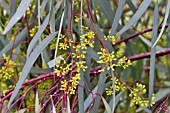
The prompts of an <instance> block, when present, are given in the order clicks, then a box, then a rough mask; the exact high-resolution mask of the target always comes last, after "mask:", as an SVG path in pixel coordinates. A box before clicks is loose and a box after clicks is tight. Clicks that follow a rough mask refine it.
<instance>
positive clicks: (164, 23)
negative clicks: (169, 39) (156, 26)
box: [152, 0, 170, 47]
mask: <svg viewBox="0 0 170 113" xmlns="http://www.w3.org/2000/svg"><path fill="white" fill-rule="evenodd" d="M166 7H167V8H166V13H165V17H164V21H163V24H162V29H161V32H160V33H159V36H158V38H157V40H156V41H155V43H154V44H153V45H152V47H154V46H155V45H156V43H157V42H158V41H159V39H160V38H161V36H162V34H163V31H164V29H165V25H166V23H167V20H168V16H169V10H170V0H168V4H167V6H166Z"/></svg>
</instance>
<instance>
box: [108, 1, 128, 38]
mask: <svg viewBox="0 0 170 113" xmlns="http://www.w3.org/2000/svg"><path fill="white" fill-rule="evenodd" d="M125 2H126V0H120V3H119V5H118V8H117V11H116V14H115V18H114V20H113V24H112V28H111V31H110V34H109V35H110V36H111V35H114V33H115V32H116V30H117V27H118V24H119V19H120V17H121V15H122V11H123V7H124V5H125Z"/></svg>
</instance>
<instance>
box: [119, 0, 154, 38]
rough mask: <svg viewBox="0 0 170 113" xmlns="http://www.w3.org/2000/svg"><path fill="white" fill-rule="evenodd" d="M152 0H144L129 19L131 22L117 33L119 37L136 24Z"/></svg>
mask: <svg viewBox="0 0 170 113" xmlns="http://www.w3.org/2000/svg"><path fill="white" fill-rule="evenodd" d="M151 2H152V0H144V1H143V2H142V3H141V5H140V6H139V8H138V10H137V11H136V13H135V14H134V15H133V16H132V18H131V19H130V20H129V22H128V23H127V24H126V25H125V26H124V27H123V28H122V29H121V30H120V31H119V32H118V33H117V35H116V36H117V37H118V36H120V35H121V34H123V33H124V32H125V31H127V30H128V29H129V28H130V27H131V26H132V25H133V24H135V23H136V22H137V21H138V20H139V19H140V18H141V16H142V15H143V14H144V13H145V11H146V10H147V8H148V7H149V5H150V3H151Z"/></svg>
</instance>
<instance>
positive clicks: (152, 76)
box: [149, 3, 158, 103]
mask: <svg viewBox="0 0 170 113" xmlns="http://www.w3.org/2000/svg"><path fill="white" fill-rule="evenodd" d="M157 31H158V3H156V5H155V9H154V19H153V32H152V45H153V44H154V43H155V41H156V38H157ZM155 55H156V46H155V47H153V48H152V49H151V58H150V72H149V74H150V76H149V103H150V102H151V99H152V93H153V90H154V89H153V88H154V79H155V73H154V71H155Z"/></svg>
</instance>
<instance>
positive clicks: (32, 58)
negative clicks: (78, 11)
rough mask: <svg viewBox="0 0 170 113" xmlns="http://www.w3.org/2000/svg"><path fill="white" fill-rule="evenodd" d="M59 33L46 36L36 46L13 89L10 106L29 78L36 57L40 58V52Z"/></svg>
mask: <svg viewBox="0 0 170 113" xmlns="http://www.w3.org/2000/svg"><path fill="white" fill-rule="evenodd" d="M56 35H57V33H53V34H51V35H49V36H48V37H47V38H45V39H44V40H43V41H42V42H41V43H40V44H39V45H38V46H37V47H36V48H35V50H34V51H33V52H32V53H31V55H30V56H29V57H28V59H27V61H26V63H25V65H24V67H23V70H22V73H21V76H20V78H19V80H18V83H17V85H16V87H15V89H14V91H13V94H12V96H11V98H10V100H9V103H8V107H9V106H10V105H11V103H12V102H13V100H14V99H15V97H16V96H17V94H18V92H19V90H20V88H21V86H22V84H23V83H24V81H25V79H26V78H27V75H28V73H29V72H30V70H31V67H32V66H33V64H34V62H35V61H36V59H37V58H38V56H39V55H40V53H41V52H42V50H43V49H44V48H45V47H46V46H47V45H48V44H49V43H50V42H51V41H52V39H53V38H54V37H55V36H56Z"/></svg>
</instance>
